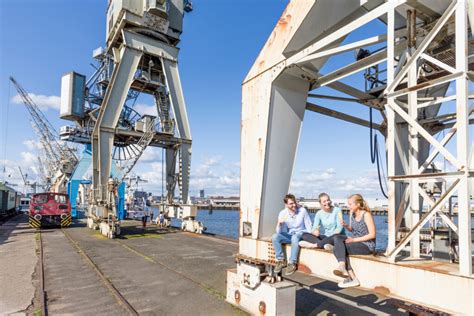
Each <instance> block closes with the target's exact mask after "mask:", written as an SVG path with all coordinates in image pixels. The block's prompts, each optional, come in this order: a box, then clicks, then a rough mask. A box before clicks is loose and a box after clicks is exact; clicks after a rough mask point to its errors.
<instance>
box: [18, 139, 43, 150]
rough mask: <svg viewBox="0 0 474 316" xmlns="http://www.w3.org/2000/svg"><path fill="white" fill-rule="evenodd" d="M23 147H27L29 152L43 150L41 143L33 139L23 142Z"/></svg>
mask: <svg viewBox="0 0 474 316" xmlns="http://www.w3.org/2000/svg"><path fill="white" fill-rule="evenodd" d="M23 145H25V146H26V147H27V148H28V149H29V150H39V149H41V148H42V146H41V143H40V142H39V141H36V140H33V139H27V140H25V141H23Z"/></svg>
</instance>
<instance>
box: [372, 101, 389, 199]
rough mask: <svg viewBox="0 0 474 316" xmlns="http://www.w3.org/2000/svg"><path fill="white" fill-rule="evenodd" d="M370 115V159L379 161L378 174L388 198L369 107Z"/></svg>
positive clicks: (384, 194)
mask: <svg viewBox="0 0 474 316" xmlns="http://www.w3.org/2000/svg"><path fill="white" fill-rule="evenodd" d="M369 117H370V120H369V122H370V126H369V129H370V161H371V162H372V163H375V162H376V163H377V174H378V178H379V186H380V191H382V194H383V196H385V198H387V199H388V195H387V194H386V193H385V190H384V188H383V186H382V177H381V175H380V157H379V156H380V153H379V143H378V141H377V134H374V133H373V129H372V108H371V107H369Z"/></svg>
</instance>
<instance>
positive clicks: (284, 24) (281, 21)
mask: <svg viewBox="0 0 474 316" xmlns="http://www.w3.org/2000/svg"><path fill="white" fill-rule="evenodd" d="M290 21H291V14H286V15H282V17H281V18H280V19H279V20H278V24H277V26H278V27H279V28H281V29H285V28H286V27H287V26H288V24H289V23H290Z"/></svg>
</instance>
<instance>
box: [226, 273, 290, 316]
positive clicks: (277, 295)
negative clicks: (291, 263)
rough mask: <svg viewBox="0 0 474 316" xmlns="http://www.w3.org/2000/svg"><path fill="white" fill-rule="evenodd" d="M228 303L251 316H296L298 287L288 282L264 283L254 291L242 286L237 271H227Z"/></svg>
mask: <svg viewBox="0 0 474 316" xmlns="http://www.w3.org/2000/svg"><path fill="white" fill-rule="evenodd" d="M237 291H238V294H237V296H238V299H236V292H237ZM226 301H227V302H229V303H230V304H232V305H235V306H237V307H239V308H242V309H243V310H245V311H247V312H249V313H250V314H251V315H281V316H283V315H285V316H286V315H288V316H291V315H294V314H295V301H296V286H295V285H294V284H292V283H290V282H286V281H283V282H278V283H274V284H270V283H268V282H262V283H260V285H259V286H258V287H257V288H256V289H254V290H252V289H249V288H247V287H245V286H243V285H242V284H241V278H239V275H238V274H237V273H236V271H235V270H227V295H226ZM263 306H264V308H265V309H264V310H262V309H263Z"/></svg>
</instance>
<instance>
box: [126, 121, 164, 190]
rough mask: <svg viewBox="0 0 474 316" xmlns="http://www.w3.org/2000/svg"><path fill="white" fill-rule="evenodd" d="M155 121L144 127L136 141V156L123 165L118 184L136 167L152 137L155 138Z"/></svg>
mask: <svg viewBox="0 0 474 316" xmlns="http://www.w3.org/2000/svg"><path fill="white" fill-rule="evenodd" d="M155 121H156V119H153V120H151V122H150V124H149V125H148V126H147V127H146V130H145V131H144V132H143V135H142V137H140V139H139V140H138V143H137V144H136V145H137V146H136V148H135V149H136V150H138V153H137V155H136V156H135V157H134V158H133V159H130V160H128V161H127V162H126V163H125V165H124V166H123V167H122V170H124V172H123V175H122V179H121V181H120V182H122V181H123V180H124V179H125V178H126V177H127V175H128V174H129V173H130V171H131V170H132V169H133V167H134V166H135V165H136V163H137V162H138V160H139V159H140V157H141V155H142V154H143V152H144V151H145V149H146V148H147V147H148V145H149V144H150V142H151V141H152V139H153V136H155Z"/></svg>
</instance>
